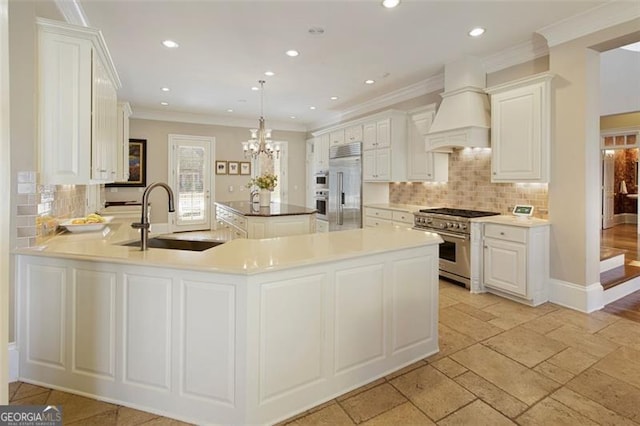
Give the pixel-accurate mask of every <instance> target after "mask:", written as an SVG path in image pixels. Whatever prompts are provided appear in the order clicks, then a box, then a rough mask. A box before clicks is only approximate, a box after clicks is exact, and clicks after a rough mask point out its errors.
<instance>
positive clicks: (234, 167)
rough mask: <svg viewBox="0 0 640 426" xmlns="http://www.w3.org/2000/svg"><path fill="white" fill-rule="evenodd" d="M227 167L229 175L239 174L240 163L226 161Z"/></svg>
mask: <svg viewBox="0 0 640 426" xmlns="http://www.w3.org/2000/svg"><path fill="white" fill-rule="evenodd" d="M227 166H228V167H229V174H230V175H237V174H240V163H239V162H237V161H228V162H227Z"/></svg>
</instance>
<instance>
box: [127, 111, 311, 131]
mask: <svg viewBox="0 0 640 426" xmlns="http://www.w3.org/2000/svg"><path fill="white" fill-rule="evenodd" d="M131 118H138V119H143V120H155V121H174V122H178V123H192V124H210V125H214V126H228V127H245V128H247V129H255V128H257V127H258V118H257V117H256V118H255V119H249V118H243V117H223V116H215V115H208V114H195V113H189V112H177V111H159V110H155V109H150V108H141V107H134V108H133V115H132V116H131ZM267 125H268V126H267V127H269V128H270V129H272V130H282V131H292V132H306V131H307V127H306V126H305V125H304V124H297V123H285V122H277V121H271V120H268V121H267Z"/></svg>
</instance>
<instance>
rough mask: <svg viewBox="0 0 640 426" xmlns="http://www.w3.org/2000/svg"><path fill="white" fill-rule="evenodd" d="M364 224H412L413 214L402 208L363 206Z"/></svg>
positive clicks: (407, 225) (406, 225)
mask: <svg viewBox="0 0 640 426" xmlns="http://www.w3.org/2000/svg"><path fill="white" fill-rule="evenodd" d="M364 226H370V227H374V226H404V227H408V228H410V227H412V226H413V214H412V213H410V212H408V211H404V210H392V209H380V208H375V207H365V208H364Z"/></svg>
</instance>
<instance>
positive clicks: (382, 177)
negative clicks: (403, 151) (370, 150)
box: [375, 148, 391, 181]
mask: <svg viewBox="0 0 640 426" xmlns="http://www.w3.org/2000/svg"><path fill="white" fill-rule="evenodd" d="M375 152H376V173H375V175H376V180H379V181H390V180H391V148H384V149H376V151H375Z"/></svg>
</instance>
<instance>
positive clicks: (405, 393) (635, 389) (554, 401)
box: [10, 282, 640, 426]
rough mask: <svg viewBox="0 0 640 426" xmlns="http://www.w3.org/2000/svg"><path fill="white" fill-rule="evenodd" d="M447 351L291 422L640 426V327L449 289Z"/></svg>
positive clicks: (74, 419)
mask: <svg viewBox="0 0 640 426" xmlns="http://www.w3.org/2000/svg"><path fill="white" fill-rule="evenodd" d="M439 329H440V352H439V353H438V354H436V355H434V356H432V357H429V358H427V359H425V360H420V361H418V362H416V363H414V364H413V365H410V366H408V367H406V368H404V369H402V370H400V371H397V372H395V373H392V374H390V375H388V376H387V377H384V378H381V379H379V380H376V381H375V382H373V383H370V384H368V385H366V386H364V387H362V388H360V389H356V390H354V391H352V392H349V393H347V394H345V395H342V396H340V397H338V398H336V399H334V400H331V401H329V402H327V403H325V404H322V405H320V406H318V407H315V408H313V409H311V410H308V411H306V412H304V413H302V414H300V415H299V416H297V417H294V418H292V419H289V420H287V421H285V422H282V423H281V424H290V425H332V426H333V425H353V424H364V425H394V426H395V425H433V424H438V425H474V426H475V425H491V426H494V425H513V424H519V425H616V426H618V425H638V424H640V323H637V322H633V321H629V320H627V319H624V318H621V317H618V316H615V315H611V314H608V313H605V312H602V311H600V312H595V313H592V314H589V315H587V314H582V313H579V312H576V311H572V310H569V309H565V308H562V307H560V306H557V305H554V304H551V303H547V304H544V305H542V306H539V307H537V308H531V307H528V306H524V305H521V304H518V303H515V302H511V301H509V300H507V299H503V298H500V297H497V296H494V295H491V294H481V295H472V294H470V293H469V292H468V291H467V290H465V289H464V288H461V287H458V286H455V285H452V284H450V283H446V282H441V283H440V327H439ZM10 397H11V403H12V404H63V406H64V415H65V425H66V424H69V425H139V424H145V425H181V424H184V423H180V422H178V421H175V420H171V419H167V418H162V417H158V416H156V415H154V414H149V413H145V412H141V411H136V410H132V409H130V408H126V407H121V406H117V405H113V404H107V403H104V402H99V401H95V400H91V399H88V398H83V397H79V396H75V395H70V394H67V393H64V392H59V391H55V390H50V389H46V388H41V387H38V386H33V385H29V384H25V383H23V384H20V383H14V384H11V385H10Z"/></svg>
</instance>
